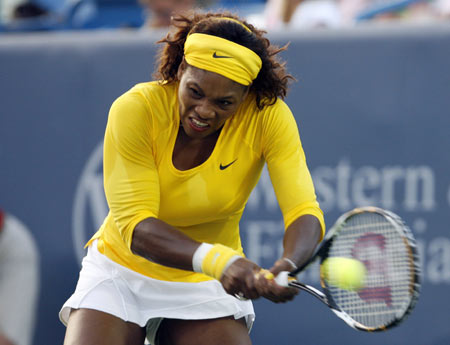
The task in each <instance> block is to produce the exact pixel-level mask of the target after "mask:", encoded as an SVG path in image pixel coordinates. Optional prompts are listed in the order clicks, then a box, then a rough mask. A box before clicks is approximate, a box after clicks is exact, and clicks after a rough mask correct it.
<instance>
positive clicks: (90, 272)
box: [60, 13, 324, 345]
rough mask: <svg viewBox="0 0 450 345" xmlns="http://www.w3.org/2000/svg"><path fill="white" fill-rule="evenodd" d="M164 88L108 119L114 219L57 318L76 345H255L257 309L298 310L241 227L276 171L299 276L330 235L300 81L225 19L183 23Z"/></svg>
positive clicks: (164, 71)
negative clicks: (298, 104) (302, 120)
mask: <svg viewBox="0 0 450 345" xmlns="http://www.w3.org/2000/svg"><path fill="white" fill-rule="evenodd" d="M173 24H174V28H173V29H172V30H171V31H170V32H169V34H168V35H167V37H166V38H165V39H163V40H161V42H160V43H163V44H164V49H163V50H162V51H161V53H160V63H159V67H158V72H157V78H156V79H157V81H153V82H148V83H142V84H138V85H136V86H134V87H133V88H132V89H131V90H129V91H128V92H126V93H125V94H124V95H122V96H120V97H119V98H118V99H117V100H116V101H115V102H114V103H113V105H112V107H111V110H110V114H109V118H108V124H107V127H106V134H105V139H104V187H105V192H106V198H107V201H108V205H109V208H110V212H109V214H108V216H107V217H106V219H105V221H104V223H103V225H102V226H101V228H100V229H99V231H98V232H97V233H96V234H95V235H94V236H93V238H92V239H91V240H90V241H89V242H88V253H87V255H86V257H85V258H84V260H83V267H82V269H81V272H80V277H79V281H78V284H77V287H76V290H75V292H74V293H73V295H72V296H71V297H70V298H69V299H68V301H67V302H66V303H65V304H64V306H63V307H62V309H61V312H60V318H61V320H62V322H63V323H64V324H67V330H66V336H65V342H64V344H66V345H69V344H70V345H74V344H80V345H90V344H95V345H99V344H108V345H119V344H121V345H134V344H136V345H138V344H139V345H142V344H144V341H145V337H146V336H147V338H148V340H149V341H150V343H151V344H154V345H156V344H157V345H191V344H192V345H219V344H220V345H223V344H227V345H238V344H239V345H246V344H251V340H250V336H249V331H250V329H251V327H252V323H253V320H254V310H253V307H252V302H251V300H252V299H256V298H259V297H264V298H268V299H270V300H272V301H274V302H285V301H288V300H291V299H292V298H293V297H294V296H295V294H296V293H297V292H296V290H295V289H293V288H286V287H282V286H279V285H277V284H276V283H275V282H274V280H273V279H270V275H268V274H267V271H262V269H261V267H259V266H258V265H257V264H256V263H254V262H252V261H250V260H248V259H246V258H245V256H244V253H243V249H242V246H241V240H240V237H239V220H240V218H241V215H242V213H243V210H244V207H245V204H246V202H247V200H248V198H249V196H250V193H251V191H252V189H253V188H254V187H255V185H256V183H257V181H258V178H259V176H260V174H261V170H262V168H263V166H264V164H266V163H267V166H268V170H269V172H270V176H271V180H272V183H273V187H274V189H275V192H276V195H277V198H278V202H279V204H280V207H281V210H282V213H283V217H284V222H285V228H286V229H285V236H284V241H283V245H284V251H283V255H282V257H281V258H280V259H278V260H277V261H276V262H275V263H274V264H273V266H272V267H271V268H270V271H271V273H273V274H275V275H276V274H277V273H278V272H280V271H282V270H292V269H293V268H294V267H295V266H296V265H299V264H301V263H302V262H305V261H306V260H307V259H308V258H309V257H310V256H311V255H312V253H313V251H314V249H315V247H316V245H317V244H318V242H319V241H320V239H321V238H322V236H323V232H324V220H323V214H322V211H321V210H320V208H319V205H318V203H317V201H316V196H315V191H314V186H313V183H312V180H311V176H310V173H309V171H308V168H307V165H306V161H305V155H304V152H303V149H302V146H301V142H300V138H299V134H298V129H297V125H296V122H295V119H294V117H293V116H292V113H291V112H290V110H289V108H288V106H287V105H286V104H285V103H284V101H283V100H282V99H283V98H284V97H285V95H286V92H287V84H288V81H289V79H290V78H291V77H290V76H289V75H288V74H287V72H286V70H285V68H284V65H283V64H282V63H280V62H279V60H278V59H277V58H276V54H277V53H278V52H279V51H281V50H282V49H279V48H276V47H273V46H271V45H270V42H269V41H268V40H267V39H266V38H265V37H264V36H263V32H262V31H259V30H257V29H256V28H254V27H253V26H252V25H249V24H247V23H245V22H244V21H242V20H239V19H238V18H237V17H235V16H233V15H231V14H229V13H208V14H204V13H203V14H200V13H193V14H192V15H189V16H177V17H175V19H174V22H173Z"/></svg>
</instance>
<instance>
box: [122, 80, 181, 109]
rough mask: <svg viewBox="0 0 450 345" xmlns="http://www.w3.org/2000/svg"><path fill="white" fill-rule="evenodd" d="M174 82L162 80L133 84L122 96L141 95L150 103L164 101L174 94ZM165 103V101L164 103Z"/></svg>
mask: <svg viewBox="0 0 450 345" xmlns="http://www.w3.org/2000/svg"><path fill="white" fill-rule="evenodd" d="M176 87H177V84H176V83H166V82H164V81H149V82H145V83H139V84H136V85H134V86H133V87H132V88H131V89H130V90H128V91H127V92H125V93H124V94H123V95H122V96H125V97H141V98H143V99H144V100H145V101H147V102H149V104H150V105H152V104H155V103H160V102H164V103H165V102H166V101H167V100H169V99H173V97H174V96H176ZM166 104H167V103H166Z"/></svg>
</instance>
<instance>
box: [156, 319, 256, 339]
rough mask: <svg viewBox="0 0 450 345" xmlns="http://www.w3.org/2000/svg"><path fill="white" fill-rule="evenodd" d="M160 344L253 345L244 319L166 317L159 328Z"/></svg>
mask: <svg viewBox="0 0 450 345" xmlns="http://www.w3.org/2000/svg"><path fill="white" fill-rule="evenodd" d="M157 339H158V345H224V344H226V345H251V343H252V342H251V340H250V336H249V334H248V329H247V325H246V324H245V321H244V319H240V320H235V319H234V318H233V317H225V318H218V319H210V320H176V319H164V320H163V321H162V323H161V326H160V328H159V330H158V337H157Z"/></svg>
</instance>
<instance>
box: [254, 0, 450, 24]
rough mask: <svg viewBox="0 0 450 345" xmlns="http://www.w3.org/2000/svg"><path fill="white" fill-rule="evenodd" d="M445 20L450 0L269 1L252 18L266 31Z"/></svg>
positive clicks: (449, 13)
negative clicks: (368, 23) (260, 11)
mask: <svg viewBox="0 0 450 345" xmlns="http://www.w3.org/2000/svg"><path fill="white" fill-rule="evenodd" d="M445 19H447V20H448V19H450V0H267V3H266V8H265V10H264V13H259V14H252V15H250V16H249V17H248V20H249V21H250V22H251V23H252V24H254V25H257V26H260V27H264V28H265V29H266V30H280V29H286V28H290V29H295V28H317V27H330V28H335V27H345V26H354V25H356V24H360V23H366V22H388V21H391V22H393V21H395V22H408V23H427V22H436V21H439V20H445Z"/></svg>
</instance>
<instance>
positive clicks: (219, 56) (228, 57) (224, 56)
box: [212, 52, 233, 59]
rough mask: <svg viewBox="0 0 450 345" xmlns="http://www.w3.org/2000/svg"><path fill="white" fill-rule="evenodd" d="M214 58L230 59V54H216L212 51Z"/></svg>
mask: <svg viewBox="0 0 450 345" xmlns="http://www.w3.org/2000/svg"><path fill="white" fill-rule="evenodd" d="M212 57H213V58H214V59H232V58H233V57H232V56H226V55H217V52H214V54H213V56H212Z"/></svg>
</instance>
